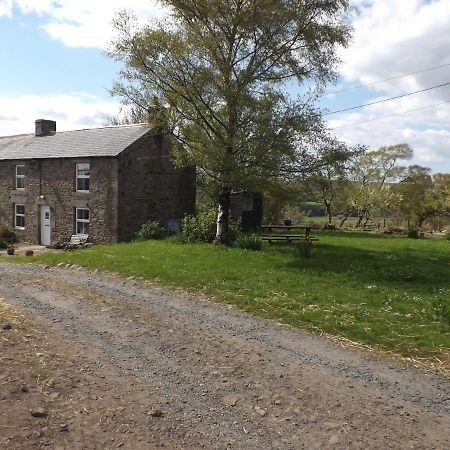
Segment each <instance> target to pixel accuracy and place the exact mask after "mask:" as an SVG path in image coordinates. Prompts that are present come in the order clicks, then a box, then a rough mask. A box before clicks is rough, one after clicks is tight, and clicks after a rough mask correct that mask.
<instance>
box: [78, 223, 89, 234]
mask: <svg viewBox="0 0 450 450" xmlns="http://www.w3.org/2000/svg"><path fill="white" fill-rule="evenodd" d="M77 234H89V224H88V223H87V222H77Z"/></svg>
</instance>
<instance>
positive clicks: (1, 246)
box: [0, 241, 9, 250]
mask: <svg viewBox="0 0 450 450" xmlns="http://www.w3.org/2000/svg"><path fill="white" fill-rule="evenodd" d="M8 247H9V245H8V243H7V242H6V241H0V249H2V250H3V249H5V248H8Z"/></svg>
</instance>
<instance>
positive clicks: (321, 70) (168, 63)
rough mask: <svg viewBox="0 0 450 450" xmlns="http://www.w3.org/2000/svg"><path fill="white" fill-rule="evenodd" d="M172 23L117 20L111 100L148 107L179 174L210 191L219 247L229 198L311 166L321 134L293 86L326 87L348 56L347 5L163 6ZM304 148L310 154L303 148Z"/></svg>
mask: <svg viewBox="0 0 450 450" xmlns="http://www.w3.org/2000/svg"><path fill="white" fill-rule="evenodd" d="M161 3H162V4H163V5H165V6H166V7H168V8H169V9H170V12H171V15H170V17H169V18H167V19H164V22H159V23H153V24H150V25H147V26H144V27H138V26H137V25H136V22H135V21H134V20H133V18H132V17H131V16H130V15H129V14H127V13H124V12H122V13H121V14H119V15H118V16H117V17H116V19H115V22H114V27H115V30H116V32H117V37H116V39H115V41H114V42H113V43H112V46H111V48H110V51H109V55H110V56H111V57H113V58H115V59H116V60H118V61H121V62H123V63H124V68H123V70H122V71H121V74H120V81H119V82H117V83H115V85H114V87H113V93H115V94H118V95H121V96H123V97H124V98H125V99H126V101H127V102H130V103H132V104H137V105H140V107H142V108H144V109H145V107H146V105H147V103H148V99H149V98H156V99H158V101H159V102H160V105H161V107H163V108H164V111H165V116H164V122H165V126H167V129H166V131H168V132H170V133H172V135H173V136H174V138H175V145H174V155H175V161H176V163H177V164H179V165H189V164H190V165H195V166H197V167H198V169H199V170H200V171H201V172H202V173H203V174H204V176H205V178H207V179H208V180H209V182H210V185H213V187H214V189H215V191H216V193H215V195H216V198H217V203H218V221H217V237H216V240H217V241H219V242H225V241H226V240H227V234H228V216H229V206H230V194H231V191H232V190H233V189H238V188H240V189H242V188H244V189H260V188H261V187H263V186H264V185H265V183H266V181H267V180H271V179H275V178H279V177H283V176H287V175H289V174H292V173H294V172H298V171H307V170H311V169H312V168H314V167H316V166H317V160H316V159H315V158H314V152H311V145H312V142H313V139H314V136H315V135H317V134H320V133H322V132H323V128H322V125H321V123H320V115H319V114H317V112H316V111H314V109H313V108H312V107H311V96H308V95H307V96H306V97H305V96H304V97H301V98H299V99H297V100H293V99H292V98H291V97H290V96H289V95H288V94H287V90H286V86H287V83H288V82H290V81H292V80H295V81H296V82H297V83H298V84H300V85H302V84H304V83H305V81H311V84H312V83H315V84H316V85H317V86H319V87H320V86H323V85H324V84H325V83H326V82H329V81H330V80H332V79H334V72H333V68H334V66H335V65H336V63H337V61H338V59H337V56H336V49H337V47H338V46H346V45H347V43H348V41H349V37H350V27H349V25H348V23H347V20H346V19H345V17H344V14H345V13H346V12H347V10H348V9H349V2H348V0H316V1H313V2H305V1H303V0H258V1H256V0H162V2H161ZM307 143H309V144H310V145H306V144H307Z"/></svg>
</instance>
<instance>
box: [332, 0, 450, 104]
mask: <svg viewBox="0 0 450 450" xmlns="http://www.w3.org/2000/svg"><path fill="white" fill-rule="evenodd" d="M354 3H356V4H357V6H359V9H360V14H359V16H357V17H356V18H355V20H354V21H353V26H354V35H353V43H352V45H351V46H350V47H349V48H348V49H346V50H343V51H342V53H341V57H342V59H343V62H344V63H343V64H342V66H341V74H342V75H343V76H344V78H345V79H347V80H350V81H355V80H357V81H358V82H362V83H371V82H374V81H378V80H382V79H385V78H389V77H392V76H396V75H403V74H406V73H410V72H414V71H418V70H422V69H427V68H429V67H433V66H438V65H441V64H446V63H450V53H449V52H448V49H449V48H450V33H449V32H448V27H449V25H448V24H449V23H450V2H449V1H448V0H407V1H405V0H370V1H361V0H359V1H356V2H354ZM445 81H450V72H449V68H448V67H447V68H442V69H436V70H432V71H428V72H424V73H422V74H418V75H415V76H410V77H407V78H400V79H398V80H395V81H390V82H387V83H383V84H380V85H376V89H380V90H387V91H389V92H390V93H392V92H405V91H410V90H415V89H419V88H423V87H428V86H433V85H436V84H440V83H443V82H445ZM444 92H445V91H443V90H440V91H436V92H435V94H434V95H435V97H437V98H439V97H440V98H442V96H443V95H444V94H443V93H444Z"/></svg>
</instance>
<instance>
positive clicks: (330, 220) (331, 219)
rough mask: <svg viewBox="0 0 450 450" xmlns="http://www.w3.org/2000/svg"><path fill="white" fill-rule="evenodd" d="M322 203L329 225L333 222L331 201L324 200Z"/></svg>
mask: <svg viewBox="0 0 450 450" xmlns="http://www.w3.org/2000/svg"><path fill="white" fill-rule="evenodd" d="M324 205H325V210H326V212H327V217H328V225H331V224H332V222H333V211H332V209H331V203H328V202H324Z"/></svg>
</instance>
